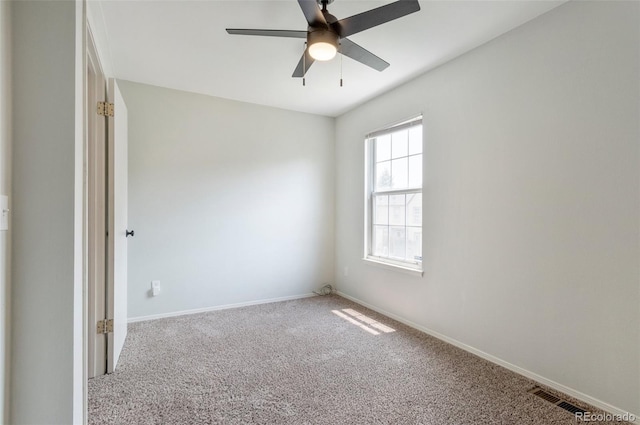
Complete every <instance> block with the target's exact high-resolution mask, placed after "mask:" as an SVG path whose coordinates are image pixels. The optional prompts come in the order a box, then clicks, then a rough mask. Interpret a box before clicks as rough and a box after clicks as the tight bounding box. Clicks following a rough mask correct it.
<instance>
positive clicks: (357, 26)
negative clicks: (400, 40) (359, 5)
mask: <svg viewBox="0 0 640 425" xmlns="http://www.w3.org/2000/svg"><path fill="white" fill-rule="evenodd" d="M418 10H420V4H419V3H418V0H399V1H396V2H393V3H390V4H387V5H384V6H380V7H377V8H375V9H371V10H368V11H366V12H363V13H359V14H357V15H353V16H350V17H348V18H344V19H340V20H339V21H338V22H334V23H332V24H331V27H332V28H333V30H334V31H335V32H336V33H337V34H338V35H339V36H340V37H341V38H345V37H349V36H350V35H353V34H355V33H358V32H360V31H364V30H366V29H369V28H373V27H375V26H378V25H380V24H384V23H386V22H389V21H393V20H394V19H398V18H402V17H403V16H406V15H409V14H410V13H414V12H417V11H418Z"/></svg>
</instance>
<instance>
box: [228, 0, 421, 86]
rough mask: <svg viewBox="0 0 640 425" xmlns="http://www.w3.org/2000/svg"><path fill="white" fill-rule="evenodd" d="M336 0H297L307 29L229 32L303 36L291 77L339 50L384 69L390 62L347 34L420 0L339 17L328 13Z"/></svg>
mask: <svg viewBox="0 0 640 425" xmlns="http://www.w3.org/2000/svg"><path fill="white" fill-rule="evenodd" d="M331 3H333V0H298V4H299V5H300V8H301V9H302V13H303V14H304V16H305V18H306V19H307V23H308V24H309V26H308V28H307V30H306V31H296V30H271V29H236V28H227V32H228V33H229V34H235V35H258V36H268V37H288V38H304V39H306V40H307V43H306V46H307V47H306V48H305V51H304V53H303V55H302V57H301V58H300V61H299V62H298V66H296V69H295V71H293V75H292V77H295V78H301V77H304V75H305V74H306V73H307V71H308V70H309V67H310V66H311V65H312V64H313V62H314V61H316V60H318V61H327V60H331V59H333V57H334V56H335V55H336V52H338V49H339V50H340V53H341V54H343V55H345V56H348V57H350V58H351V59H354V60H356V61H358V62H360V63H363V64H365V65H367V66H369V67H371V68H373V69H375V70H378V71H383V70H384V69H386V68H387V67H388V66H389V63H388V62H385V61H384V60H382V59H380V58H379V57H378V56H376V55H374V54H373V53H371V52H369V51H368V50H366V49H364V48H363V47H361V46H360V45H358V44H356V43H354V42H353V41H351V40H349V39H348V38H347V37H349V36H351V35H353V34H356V33H359V32H361V31H364V30H366V29H369V28H373V27H375V26H378V25H381V24H384V23H386V22H389V21H393V20H394V19H398V18H401V17H403V16H405V15H409V14H410V13H414V12H417V11H419V10H420V4H418V0H399V1H396V2H393V3H390V4H387V5H384V6H381V7H378V8H375V9H371V10H369V11H366V12H363V13H359V14H357V15H353V16H350V17H348V18H344V19H340V20H338V19H337V18H336V17H335V16H333V15H332V14H330V13H329V11H328V10H327V5H328V4H331Z"/></svg>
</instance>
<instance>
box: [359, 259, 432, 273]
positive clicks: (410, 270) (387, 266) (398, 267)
mask: <svg viewBox="0 0 640 425" xmlns="http://www.w3.org/2000/svg"><path fill="white" fill-rule="evenodd" d="M362 260H363V261H364V262H365V263H366V264H369V265H372V266H375V267H380V268H382V269H387V270H393V271H396V272H400V273H404V274H408V275H411V276H416V277H422V276H423V275H424V271H423V270H420V269H413V268H411V267H405V266H401V265H397V264H391V263H385V262H383V261H379V260H374V259H373V258H367V257H365V258H363V259H362Z"/></svg>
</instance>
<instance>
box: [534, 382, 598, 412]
mask: <svg viewBox="0 0 640 425" xmlns="http://www.w3.org/2000/svg"><path fill="white" fill-rule="evenodd" d="M529 392H530V393H531V394H533V395H536V396H538V397H540V398H541V399H543V400H546V401H548V402H549V403H551V404H555V405H556V406H558V407H560V408H562V409H564V410H566V411H568V412H571V413H573V414H574V415H575V414H576V413H582V414H584V413H586V412H587V411H586V410H584V409H581V408H579V407H578V406H575V405H573V404H571V403H569V402H567V401H565V400H562V399H561V398H558V397H556V396H554V395H553V394H550V393H548V392H546V391H545V390H543V389H542V388H540V387H533V388H531V389H530V390H529Z"/></svg>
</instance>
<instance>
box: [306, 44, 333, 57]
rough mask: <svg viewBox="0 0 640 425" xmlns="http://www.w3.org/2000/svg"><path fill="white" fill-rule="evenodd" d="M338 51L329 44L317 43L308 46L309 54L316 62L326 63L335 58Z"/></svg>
mask: <svg viewBox="0 0 640 425" xmlns="http://www.w3.org/2000/svg"><path fill="white" fill-rule="evenodd" d="M337 51H338V49H337V48H336V46H334V45H333V44H331V43H326V42H324V41H319V42H317V43H315V44H312V45H311V46H309V54H310V55H311V57H312V58H314V59H315V60H317V61H328V60H331V59H333V58H334V57H335V56H336V52H337Z"/></svg>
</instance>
